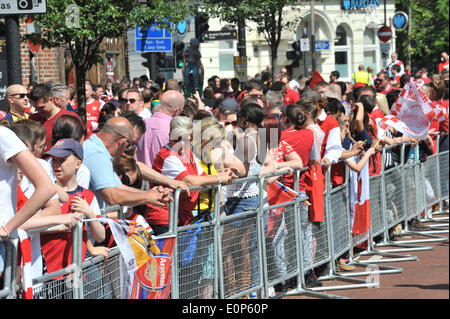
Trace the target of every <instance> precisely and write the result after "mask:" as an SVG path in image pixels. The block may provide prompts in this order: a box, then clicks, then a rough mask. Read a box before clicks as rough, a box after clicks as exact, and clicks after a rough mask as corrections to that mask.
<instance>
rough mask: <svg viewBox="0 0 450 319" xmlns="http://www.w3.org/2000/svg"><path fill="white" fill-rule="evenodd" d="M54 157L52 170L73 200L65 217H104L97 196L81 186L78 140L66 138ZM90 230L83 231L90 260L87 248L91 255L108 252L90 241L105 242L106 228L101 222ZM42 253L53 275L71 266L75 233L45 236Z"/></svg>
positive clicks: (51, 152) (64, 207) (64, 211)
mask: <svg viewBox="0 0 450 319" xmlns="http://www.w3.org/2000/svg"><path fill="white" fill-rule="evenodd" d="M47 155H50V156H51V157H52V169H53V173H54V175H55V177H56V179H57V182H56V184H57V185H59V186H61V187H62V188H63V189H64V190H65V191H66V192H67V194H68V196H69V201H68V202H67V203H64V204H62V205H61V214H69V213H82V214H83V215H84V216H85V217H86V218H88V219H95V218H97V217H100V208H99V206H98V202H97V199H96V198H95V195H94V193H92V192H91V191H89V190H88V189H85V188H82V187H81V186H79V185H78V183H77V177H76V174H77V171H78V169H79V168H80V166H81V163H82V160H83V148H82V146H81V144H80V143H78V142H77V141H75V140H74V139H71V138H69V139H62V140H59V141H58V142H56V143H55V145H53V147H52V148H51V149H50V150H49V151H48V152H47ZM88 225H89V227H88V229H86V228H84V230H83V242H82V256H83V261H84V259H85V257H86V249H88V250H89V253H90V254H91V255H98V254H104V253H107V251H108V250H107V249H105V248H104V247H95V248H94V247H92V243H91V242H90V241H88V237H87V235H88V231H89V232H90V235H91V236H90V237H92V239H91V240H95V241H96V242H102V241H104V239H105V228H104V226H103V225H102V224H101V223H100V222H99V221H90V222H88ZM41 246H42V253H43V256H44V261H45V263H46V265H47V271H48V272H49V273H51V272H54V271H56V270H59V269H62V268H65V267H67V266H68V265H70V264H71V263H72V233H68V232H58V233H53V234H43V235H42V236H41Z"/></svg>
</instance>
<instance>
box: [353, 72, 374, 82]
mask: <svg viewBox="0 0 450 319" xmlns="http://www.w3.org/2000/svg"><path fill="white" fill-rule="evenodd" d="M352 78H353V84H355V83H364V84H367V85H370V74H369V73H367V72H364V71H359V72H356V73H353V77H352Z"/></svg>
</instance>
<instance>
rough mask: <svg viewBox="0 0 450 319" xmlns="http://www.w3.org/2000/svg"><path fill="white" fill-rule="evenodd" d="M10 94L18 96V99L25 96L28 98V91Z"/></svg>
mask: <svg viewBox="0 0 450 319" xmlns="http://www.w3.org/2000/svg"><path fill="white" fill-rule="evenodd" d="M11 96H19V99H23V98H24V97H25V96H26V97H27V98H30V94H28V93H15V94H11Z"/></svg>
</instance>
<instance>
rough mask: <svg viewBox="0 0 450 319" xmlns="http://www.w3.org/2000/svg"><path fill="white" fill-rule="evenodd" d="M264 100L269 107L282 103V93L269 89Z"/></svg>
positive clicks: (279, 105)
mask: <svg viewBox="0 0 450 319" xmlns="http://www.w3.org/2000/svg"><path fill="white" fill-rule="evenodd" d="M266 101H267V103H268V104H269V107H270V108H271V109H273V108H276V107H281V106H282V105H283V95H282V94H281V92H277V91H272V90H269V91H267V93H266Z"/></svg>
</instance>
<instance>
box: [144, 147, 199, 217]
mask: <svg viewBox="0 0 450 319" xmlns="http://www.w3.org/2000/svg"><path fill="white" fill-rule="evenodd" d="M153 169H154V170H155V171H157V172H158V173H161V174H163V175H165V176H168V177H170V178H172V179H175V180H179V181H181V180H183V179H184V178H185V177H186V176H188V175H196V176H206V173H205V172H204V171H203V169H202V168H201V166H200V164H199V163H198V161H197V159H196V158H195V157H194V155H193V153H192V151H191V150H190V149H189V154H186V155H185V156H183V157H181V156H180V155H179V154H178V153H177V152H175V151H173V150H171V149H170V147H169V146H168V145H166V146H164V147H163V148H161V150H160V151H159V153H158V155H156V157H155V160H154V161H153ZM190 193H191V195H190V196H187V194H186V192H182V193H181V195H180V205H179V210H178V224H179V225H186V224H187V223H189V221H190V220H191V219H192V218H193V217H194V216H193V215H192V211H193V210H194V209H196V207H197V203H198V202H197V199H198V195H199V191H191V192H190ZM147 206H148V208H147V210H146V211H145V214H144V218H145V220H146V221H147V222H148V223H149V225H150V226H151V225H167V224H168V223H169V207H167V206H164V207H157V206H153V205H147Z"/></svg>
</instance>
